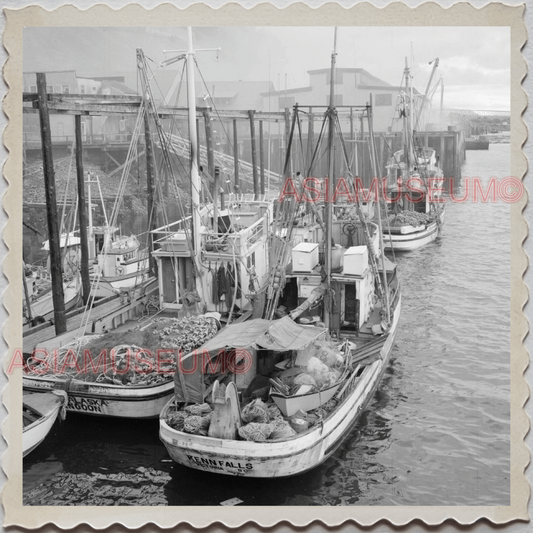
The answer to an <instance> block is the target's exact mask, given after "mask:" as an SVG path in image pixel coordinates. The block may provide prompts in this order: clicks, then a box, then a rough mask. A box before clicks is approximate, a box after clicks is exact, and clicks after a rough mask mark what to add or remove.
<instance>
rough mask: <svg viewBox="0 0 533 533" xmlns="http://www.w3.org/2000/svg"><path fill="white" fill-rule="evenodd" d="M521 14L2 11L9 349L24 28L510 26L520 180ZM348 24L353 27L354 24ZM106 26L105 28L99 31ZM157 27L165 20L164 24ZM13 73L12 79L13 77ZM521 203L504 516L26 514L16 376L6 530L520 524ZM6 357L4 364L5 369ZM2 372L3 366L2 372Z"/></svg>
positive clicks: (448, 511) (417, 511)
mask: <svg viewBox="0 0 533 533" xmlns="http://www.w3.org/2000/svg"><path fill="white" fill-rule="evenodd" d="M522 12H523V9H522V8H520V7H513V6H505V5H503V4H491V5H489V6H486V7H483V8H480V9H478V8H476V7H474V6H472V5H471V4H467V3H460V4H455V5H454V6H452V7H450V8H448V9H443V8H442V7H440V6H439V5H438V4H436V3H433V2H432V3H427V4H423V5H421V6H419V7H418V8H416V9H412V8H409V7H408V6H406V5H405V4H403V3H393V4H389V5H388V6H387V7H385V8H383V9H379V8H376V7H374V6H372V5H371V4H368V3H361V4H357V5H356V6H354V7H352V8H349V9H345V8H343V7H341V6H339V5H338V4H327V5H324V6H322V7H320V8H318V9H317V8H315V9H310V8H309V7H308V6H306V5H304V4H292V5H290V6H289V7H287V8H285V9H284V10H280V9H278V8H276V7H274V6H272V5H268V4H261V5H259V6H256V7H254V8H253V9H251V10H247V9H244V8H242V7H241V6H240V5H237V4H228V5H225V6H223V7H220V8H218V9H216V10H213V9H212V8H210V7H208V6H205V5H198V4H196V5H193V6H191V7H190V8H188V9H185V10H184V9H178V8H176V7H174V6H172V5H170V4H163V5H160V6H158V7H156V8H153V9H150V10H148V11H147V10H146V9H144V8H143V7H141V6H139V5H128V6H126V7H124V8H122V9H121V10H120V11H119V10H115V9H110V8H109V7H107V6H105V5H97V6H94V7H91V8H90V9H88V10H85V11H82V10H79V9H78V8H77V7H75V6H72V5H69V6H65V7H61V8H59V9H56V10H55V11H46V10H44V9H42V8H40V7H37V6H32V7H27V8H24V9H20V10H9V11H5V16H6V19H7V23H6V30H5V33H4V46H5V47H6V49H7V50H8V52H9V56H10V57H9V60H8V61H7V63H6V64H5V66H4V76H5V80H6V82H7V84H8V85H9V91H8V94H7V96H6V98H5V100H4V105H3V107H4V112H5V113H6V115H7V116H8V118H9V124H8V126H7V128H6V130H5V133H4V144H5V146H6V148H7V149H8V151H9V158H8V161H7V163H6V165H5V167H4V175H5V177H6V179H7V180H8V182H9V183H10V185H9V188H8V191H7V192H6V193H5V195H4V199H3V206H4V209H5V210H6V212H7V214H8V216H9V220H8V223H7V225H6V228H5V230H4V234H3V236H4V241H5V244H6V246H7V247H8V248H9V252H8V254H7V258H6V259H5V261H4V263H3V268H4V273H5V274H6V276H7V278H8V279H9V280H10V282H9V287H8V289H7V290H6V292H5V295H4V305H5V307H6V308H7V310H8V312H9V313H10V315H11V316H10V318H9V319H8V321H7V323H6V326H5V327H4V330H3V333H4V338H5V340H6V342H7V343H8V345H9V347H10V353H11V352H12V350H13V349H14V348H15V347H17V346H18V345H19V344H20V339H21V324H20V321H19V320H17V319H16V318H15V317H19V316H21V314H22V313H21V307H20V306H21V301H20V298H19V295H20V294H21V292H22V287H21V280H20V279H19V278H20V275H19V274H20V259H17V258H20V257H21V228H22V223H21V220H22V210H21V205H22V187H21V186H20V182H19V181H17V178H19V176H21V174H22V171H21V140H20V132H21V109H20V107H21V106H20V93H21V92H22V88H21V86H20V82H21V76H20V72H21V70H22V69H21V64H22V62H21V52H22V49H21V42H22V39H21V37H22V26H28V25H30V26H31V25H47V26H62V25H65V26H85V25H95V26H103V25H106V26H148V25H153V26H170V25H179V26H184V25H204V26H205V25H212V26H217V25H254V24H261V25H267V24H272V25H298V24H305V25H327V26H333V25H335V24H337V25H343V24H344V25H345V24H346V21H351V20H353V21H354V24H355V25H356V24H357V22H359V25H365V26H367V25H389V24H391V25H403V26H408V25H426V24H424V23H425V22H426V21H431V25H441V26H442V25H451V26H454V25H471V26H475V25H509V26H511V28H512V31H511V43H512V70H511V76H512V102H513V106H512V126H513V131H512V139H513V146H512V169H511V173H512V175H513V176H519V177H522V176H524V175H525V172H526V169H527V161H526V158H525V156H524V154H523V152H522V145H523V143H524V142H525V140H526V136H527V133H526V126H525V123H524V121H523V120H522V118H521V115H522V113H523V111H524V109H525V107H526V103H527V96H526V94H525V92H524V91H523V89H522V88H521V86H520V82H521V80H522V79H523V78H524V76H525V75H526V63H525V61H524V59H523V57H522V55H521V53H520V49H521V48H522V46H523V44H524V43H525V39H526V31H525V26H524V24H523V21H522ZM352 17H353V18H352ZM102 21H105V24H102ZM161 21H164V22H163V23H162V22H161ZM17 74H19V75H18V77H17ZM526 203H527V198H525V197H524V198H523V200H522V201H521V202H520V203H517V204H514V205H513V207H512V213H511V214H512V216H511V227H512V234H511V253H512V266H511V278H512V290H511V298H512V312H511V317H512V325H511V337H512V338H511V349H512V369H511V379H512V397H511V422H512V428H511V432H512V448H511V458H512V465H511V505H510V506H509V507H381V506H380V507H359V506H358V507H282V508H277V512H276V516H273V513H272V512H271V510H270V509H269V508H268V507H232V508H222V507H207V506H205V507H166V508H162V507H157V508H153V507H150V508H141V507H136V508H132V507H127V508H126V507H118V508H117V507H113V508H107V507H98V508H90V507H23V506H22V504H21V500H22V498H21V494H22V478H21V475H20V472H21V471H22V465H21V457H20V455H21V454H20V452H19V450H20V445H21V428H20V422H19V421H20V420H21V416H20V414H21V413H20V410H21V398H20V396H21V392H20V389H21V386H20V380H21V376H20V374H15V375H12V376H11V377H10V380H9V381H10V384H9V385H8V387H7V388H6V391H5V393H4V397H3V401H4V404H5V406H6V407H7V409H8V411H9V413H10V415H9V417H8V419H7V421H6V422H5V424H4V426H3V433H4V436H5V438H6V440H7V441H8V443H9V448H8V451H7V453H6V454H5V456H4V457H3V468H4V471H5V472H6V474H7V476H8V478H9V481H8V483H7V485H6V487H5V489H4V491H3V494H2V502H3V505H4V512H5V522H4V524H5V525H18V526H22V527H27V528H35V527H40V526H42V525H44V524H50V523H52V524H55V525H57V526H58V527H62V528H65V527H73V526H75V525H77V524H83V523H86V524H89V525H91V526H92V527H94V528H98V529H100V528H104V527H107V526H109V525H112V524H122V525H124V526H126V527H130V528H136V527H140V526H142V525H143V524H150V523H151V524H157V525H159V526H160V527H172V526H175V525H177V524H179V523H181V524H190V525H192V526H194V527H205V526H208V525H209V524H213V523H215V522H219V523H222V524H224V525H226V526H229V527H237V526H240V525H242V524H244V523H247V522H254V523H256V524H258V525H260V526H263V527H269V526H272V525H275V524H279V523H280V522H281V521H289V522H290V523H291V524H292V525H294V526H300V527H301V526H306V525H308V524H311V523H312V522H314V521H317V520H320V521H322V522H323V523H324V524H326V525H328V526H333V525H339V524H342V523H344V522H345V521H348V520H351V521H355V522H356V523H357V524H360V525H371V524H375V523H376V522H377V521H380V520H387V521H389V522H390V523H392V524H395V525H400V524H406V523H409V522H410V521H412V520H414V519H418V520H422V521H423V522H425V523H426V524H440V523H442V522H443V521H445V520H447V519H450V518H453V519H455V520H457V521H458V522H459V523H462V524H471V523H473V522H474V521H476V520H478V519H479V518H483V517H484V518H486V519H488V520H490V521H492V522H493V523H507V522H509V521H510V520H516V519H520V520H526V519H527V503H528V497H529V485H528V483H527V480H526V479H525V476H524V474H523V472H524V469H525V467H526V466H527V464H528V461H529V452H528V450H527V447H526V445H525V443H524V436H525V434H526V432H527V430H528V428H529V420H528V418H527V416H526V414H525V412H524V410H523V405H524V403H525V401H526V400H527V398H528V395H529V391H528V387H527V384H526V381H525V379H524V377H523V374H524V371H525V369H526V367H527V363H528V356H527V352H526V350H525V348H524V346H523V339H524V337H525V335H526V333H527V330H528V325H527V320H526V319H525V316H524V314H523V313H522V309H523V306H524V305H525V303H526V301H527V298H528V293H527V287H526V286H525V284H524V282H523V275H524V272H525V270H526V268H527V256H526V254H525V252H524V250H523V248H522V243H523V241H524V239H525V238H526V237H527V234H528V229H527V224H526V222H525V219H524V218H523V216H522V210H523V209H524V207H525V206H526ZM6 359H7V357H6V358H5V360H4V363H5V361H6ZM5 367H6V365H5V364H4V369H5Z"/></svg>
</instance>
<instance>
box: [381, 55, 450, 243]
mask: <svg viewBox="0 0 533 533" xmlns="http://www.w3.org/2000/svg"><path fill="white" fill-rule="evenodd" d="M410 78H411V74H410V69H409V68H408V66H407V60H406V66H405V70H404V80H405V89H404V91H402V92H401V93H400V104H399V111H400V117H402V118H403V129H402V132H403V150H399V151H396V152H395V153H394V154H393V155H392V157H391V158H390V160H389V161H388V163H387V195H386V201H387V203H388V205H389V210H388V212H387V213H386V215H387V220H386V222H385V224H384V231H385V249H386V250H394V251H395V252H407V251H411V250H416V249H418V248H421V247H422V246H425V245H426V244H428V243H430V242H432V241H434V240H435V239H436V238H437V237H438V236H439V235H440V233H441V230H442V225H443V223H444V202H443V199H442V192H443V188H442V187H443V184H444V175H443V172H442V170H441V168H440V167H439V160H438V157H437V155H436V152H435V150H434V149H433V148H430V147H427V146H419V145H417V143H416V140H415V136H414V133H413V124H414V121H415V120H416V117H415V116H414V115H415V110H416V108H415V105H414V100H413V94H412V84H411V79H410ZM402 85H403V83H402ZM417 122H418V121H417Z"/></svg>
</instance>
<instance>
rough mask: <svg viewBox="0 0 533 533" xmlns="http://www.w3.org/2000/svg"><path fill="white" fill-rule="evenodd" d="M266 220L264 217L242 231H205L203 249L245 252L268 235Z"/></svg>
mask: <svg viewBox="0 0 533 533" xmlns="http://www.w3.org/2000/svg"><path fill="white" fill-rule="evenodd" d="M265 225H266V222H265V220H264V219H263V218H261V219H259V220H258V221H256V222H254V223H253V224H252V225H251V226H249V227H247V228H243V229H241V230H240V231H234V232H232V231H228V232H226V233H215V232H209V233H203V234H202V236H201V237H202V241H201V242H202V249H203V250H204V251H205V252H209V253H220V254H229V255H232V254H233V253H235V254H243V253H247V252H248V250H249V249H250V248H251V247H252V246H253V245H254V244H255V243H256V242H258V241H259V240H260V239H262V238H263V237H264V236H265V235H266V228H265Z"/></svg>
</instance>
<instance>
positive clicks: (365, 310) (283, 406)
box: [159, 32, 401, 478]
mask: <svg viewBox="0 0 533 533" xmlns="http://www.w3.org/2000/svg"><path fill="white" fill-rule="evenodd" d="M189 39H190V41H191V33H190V32H189ZM190 47H191V48H192V44H190ZM335 59H336V52H335V51H334V52H333V55H332V67H331V86H330V103H329V106H328V109H327V111H326V113H325V117H324V120H325V123H327V124H328V130H329V135H328V169H329V176H334V157H333V154H332V152H333V137H334V133H335V131H338V126H339V124H338V122H337V120H338V118H337V113H336V109H335V106H334V101H335V100H334V88H335V86H334V79H335ZM361 113H362V115H364V116H365V117H366V118H367V120H368V125H369V136H370V143H369V146H370V152H371V153H370V155H371V161H372V164H373V167H374V170H375V169H376V166H375V164H376V151H375V145H374V142H373V130H372V108H371V106H370V105H367V106H361ZM297 114H298V109H297V106H296V107H295V112H294V116H293V122H292V128H291V135H290V137H289V140H288V144H287V145H288V147H289V148H290V146H291V145H292V142H291V141H292V136H293V134H294V130H295V124H296V122H297V120H298V117H297ZM317 152H318V150H315V154H316V153H317ZM289 161H290V154H289V153H287V155H286V164H285V180H286V183H287V180H289V179H291V174H290V172H289V171H288V168H289ZM312 170H313V161H311V163H310V165H309V171H308V172H306V175H307V176H312V175H313V174H312V173H311V172H312ZM326 187H329V188H330V189H329V190H328V192H329V193H331V187H332V183H331V181H330V180H327V181H326ZM326 198H332V195H331V194H328V195H327V196H326ZM336 207H338V206H335V205H333V203H331V202H323V203H321V204H320V203H319V204H318V205H313V206H311V209H310V210H309V211H310V212H307V209H306V206H305V205H302V203H301V200H297V199H295V198H294V197H291V198H286V199H284V200H283V201H280V205H279V207H278V209H277V216H276V219H275V221H274V224H273V226H272V229H271V232H270V236H271V250H270V265H269V270H270V275H269V278H268V280H267V282H266V284H265V285H264V287H263V291H264V292H263V301H264V302H265V305H264V308H263V314H262V316H261V317H258V318H252V319H250V320H247V321H246V322H239V323H233V324H229V325H227V326H226V327H225V328H223V329H222V330H221V331H220V332H219V333H218V334H217V335H216V336H215V337H214V338H213V339H211V340H210V341H208V342H207V343H205V344H204V345H203V346H202V347H201V348H199V349H198V350H195V351H192V352H191V353H189V354H188V355H187V356H186V357H184V358H183V360H182V363H181V366H180V368H179V369H178V370H177V372H176V375H175V378H174V379H175V391H176V394H175V396H174V398H172V400H170V401H169V402H168V403H167V405H166V406H165V407H164V409H163V410H162V412H161V415H160V432H159V435H160V439H161V441H162V442H163V444H164V445H165V447H166V448H167V450H168V453H169V455H170V457H171V458H172V459H173V460H174V461H176V462H177V463H179V464H182V465H185V466H188V467H190V468H193V469H197V470H203V471H207V472H212V473H220V474H226V475H237V476H244V477H258V478H274V477H286V476H293V475H297V474H301V473H303V472H306V471H308V470H311V469H313V468H316V467H317V466H318V465H320V464H321V463H323V462H324V461H326V460H327V459H328V458H329V457H330V456H331V455H332V454H333V453H334V452H335V450H336V449H337V448H338V447H339V446H340V444H341V443H342V441H343V440H344V439H345V438H346V437H347V435H348V434H349V433H350V432H351V431H352V429H353V427H354V424H355V423H356V421H357V419H358V418H359V416H360V414H361V413H362V412H363V411H364V409H365V408H366V406H367V405H368V403H369V402H370V400H371V399H372V397H373V395H374V392H375V391H376V390H377V388H378V386H379V383H380V380H381V378H382V376H383V374H384V372H385V370H386V368H387V366H388V362H389V359H390V355H391V350H392V346H393V343H394V338H395V335H396V331H397V328H398V322H399V316H400V308H401V292H400V286H399V281H398V277H397V273H396V265H394V264H393V263H392V262H391V261H389V260H388V259H387V258H386V257H385V255H384V253H383V233H382V231H381V228H380V227H379V226H380V224H381V217H380V216H379V212H380V209H381V208H380V205H379V203H377V204H376V210H377V214H378V216H377V221H378V222H377V227H378V231H373V230H372V227H373V226H371V225H370V223H369V221H368V217H367V216H365V213H363V210H362V206H361V205H360V204H359V202H356V203H355V206H354V208H355V210H356V212H357V215H356V216H354V217H353V218H352V219H351V220H350V221H349V223H350V224H351V225H352V226H350V230H349V231H345V232H344V233H343V234H344V235H345V236H346V238H348V237H349V238H350V245H351V246H350V247H349V248H348V249H345V248H344V247H343V246H342V245H341V244H339V241H340V238H341V237H340V233H341V228H342V227H343V225H344V224H347V223H348V221H347V220H344V221H342V222H340V223H339V224H337V225H336V226H334V224H333V222H334V215H333V213H334V210H335V208H336ZM335 218H336V217H335ZM335 222H338V220H336V221H335ZM335 232H337V233H335ZM302 233H305V235H306V236H305V238H303V235H302ZM375 236H377V239H378V242H379V248H378V249H375V248H374V243H375ZM359 239H360V240H359Z"/></svg>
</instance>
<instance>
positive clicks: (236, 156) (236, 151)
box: [233, 118, 241, 193]
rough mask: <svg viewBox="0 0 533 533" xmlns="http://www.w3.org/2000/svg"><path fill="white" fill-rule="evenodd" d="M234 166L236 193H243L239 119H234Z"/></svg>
mask: <svg viewBox="0 0 533 533" xmlns="http://www.w3.org/2000/svg"><path fill="white" fill-rule="evenodd" d="M233 166H234V169H235V186H234V190H235V193H239V192H240V191H241V184H240V181H239V137H238V135H237V119H236V118H234V119H233Z"/></svg>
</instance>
